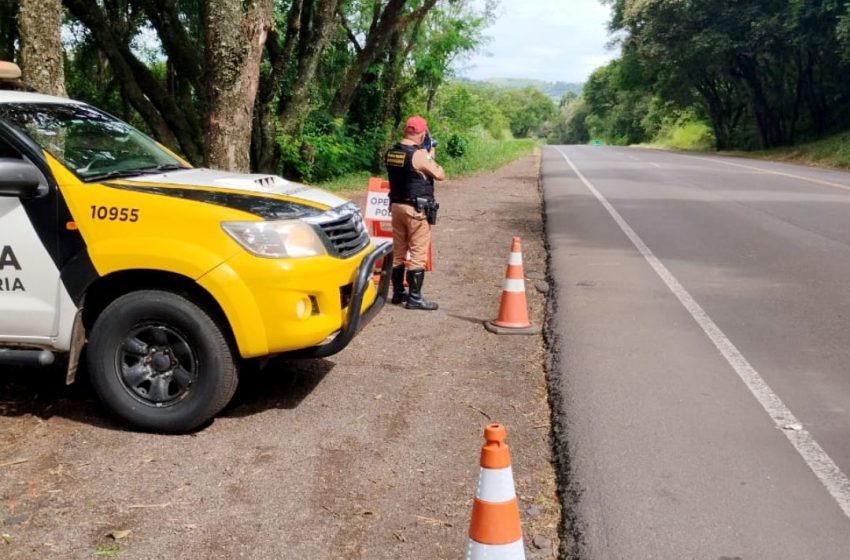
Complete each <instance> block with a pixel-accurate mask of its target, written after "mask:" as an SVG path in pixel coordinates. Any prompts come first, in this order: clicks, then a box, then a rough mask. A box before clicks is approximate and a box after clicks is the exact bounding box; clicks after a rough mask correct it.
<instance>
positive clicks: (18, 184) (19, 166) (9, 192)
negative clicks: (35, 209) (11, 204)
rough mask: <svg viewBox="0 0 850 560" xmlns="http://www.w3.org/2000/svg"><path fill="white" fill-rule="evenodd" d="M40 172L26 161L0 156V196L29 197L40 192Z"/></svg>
mask: <svg viewBox="0 0 850 560" xmlns="http://www.w3.org/2000/svg"><path fill="white" fill-rule="evenodd" d="M41 183H42V178H41V172H40V171H39V170H38V168H37V167H36V166H34V165H33V164H31V163H30V162H28V161H24V160H22V159H14V158H0V196H17V197H20V198H31V197H34V196H36V195H38V194H39V193H40V191H39V186H40V185H41Z"/></svg>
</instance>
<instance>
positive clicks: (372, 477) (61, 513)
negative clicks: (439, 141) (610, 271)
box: [0, 157, 560, 560]
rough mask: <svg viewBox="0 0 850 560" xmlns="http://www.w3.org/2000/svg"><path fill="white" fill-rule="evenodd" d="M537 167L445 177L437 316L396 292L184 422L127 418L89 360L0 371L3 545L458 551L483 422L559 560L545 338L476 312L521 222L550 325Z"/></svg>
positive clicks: (487, 305)
mask: <svg viewBox="0 0 850 560" xmlns="http://www.w3.org/2000/svg"><path fill="white" fill-rule="evenodd" d="M538 167H539V165H538V158H537V157H528V158H524V159H522V160H519V161H517V162H515V163H513V164H511V165H508V166H506V167H504V168H502V169H500V170H498V171H496V172H493V173H484V174H479V175H475V176H471V177H466V178H463V179H462V180H457V181H447V182H446V183H444V184H442V185H440V186H439V190H438V198H439V200H440V203H441V205H442V208H441V215H440V221H439V224H438V225H437V227H436V229H435V241H434V259H435V262H434V271H433V272H432V273H430V274H428V275H427V277H426V284H425V289H424V293H425V295H426V297H429V298H433V299H435V300H437V301H438V302H439V303H440V310H439V311H436V312H431V313H428V312H420V311H408V310H405V309H403V308H400V307H394V306H390V305H387V307H386V308H385V309H384V310H383V311H382V313H380V314H379V315H378V317H377V318H376V319H375V320H374V321H373V322H372V323H371V324H370V325H369V326H368V327H366V329H365V330H364V331H363V332H362V333H361V334H360V335H359V336H358V337H357V338H355V340H354V341H353V342H352V344H351V346H349V348H347V349H346V350H345V351H343V352H342V353H340V354H338V355H337V356H333V357H331V358H328V359H324V360H316V361H303V362H288V363H287V362H281V361H272V362H271V363H270V364H269V366H268V367H267V368H266V369H265V370H264V371H262V372H261V373H258V374H253V375H250V376H246V377H244V378H243V379H242V383H241V385H240V389H239V391H238V392H237V395H236V398H235V399H234V402H233V403H232V404H231V405H230V406H229V407H228V408H227V409H226V410H225V411H224V412H223V413H222V414H221V415H220V416H219V417H218V418H217V419H216V420H215V421H214V422H213V423H212V424H210V425H209V426H207V427H205V428H203V429H202V430H199V431H198V432H196V433H194V434H191V435H185V436H162V435H151V434H143V433H133V432H129V431H126V430H124V429H123V428H122V427H121V426H119V425H117V424H116V423H114V422H113V421H112V420H111V419H110V418H109V417H108V416H107V415H106V413H105V411H104V410H103V409H102V408H101V406H100V405H99V404H98V402H97V401H96V399H95V396H94V393H93V392H92V390H91V388H90V387H89V386H88V384H87V383H86V381H85V375H84V374H83V375H82V376H81V377H82V378H83V379H82V380H80V381H78V383H77V384H76V385H73V386H71V387H65V386H64V384H63V372H61V371H42V370H33V369H26V370H21V369H15V370H12V369H9V370H7V371H3V372H2V375H0V535H2V538H0V557H2V558H9V559H27V560H30V559H37V558H63V559H64V558H73V559H78V558H79V559H83V558H86V559H87V558H99V557H121V558H126V559H148V558H149V559H154V558H181V559H182V558H186V559H189V558H191V559H198V558H204V559H208V558H209V559H212V558H215V559H218V558H221V559H231V558H251V559H266V558H268V559H281V558H285V559H298V560H301V559H311V560H312V559H316V560H321V559H346V560H347V559H367V560H372V559H384V558H386V559H390V558H392V559H398V558H405V559H428V560H435V559H443V558H445V559H450V558H451V559H457V558H461V557H462V556H463V554H464V551H465V546H466V538H467V537H466V532H467V528H468V524H469V516H470V512H471V504H472V498H473V495H474V492H475V486H476V482H477V476H478V453H479V449H480V446H481V444H482V443H483V440H482V433H483V427H484V426H485V425H486V424H487V423H489V422H490V421H491V420H492V421H497V422H501V423H504V424H505V425H506V426H507V428H508V444H509V445H510V447H511V452H512V455H513V467H514V476H515V479H516V485H517V494H518V495H519V497H520V504H521V513H522V521H523V528H524V533H525V542H526V547H527V555H528V558H529V559H535V558H555V557H556V552H555V551H557V549H558V540H557V527H558V522H559V518H560V510H559V506H558V500H557V497H556V494H555V481H554V472H553V468H552V465H551V463H550V459H551V450H550V443H549V434H550V427H549V420H550V419H549V408H548V406H547V392H546V385H545V379H544V372H543V361H544V348H543V339H542V336H540V335H536V336H497V335H493V334H490V333H488V332H487V331H485V329H484V328H483V326H482V324H481V323H482V321H483V320H486V319H493V318H495V316H496V314H497V311H498V305H499V297H500V293H501V283H502V279H503V278H504V273H505V262H506V259H507V256H508V253H509V251H510V242H511V237H512V236H514V235H518V236H521V237H522V240H523V257H524V261H525V273H526V278H527V280H528V281H527V283H526V285H527V290H528V298H529V308H530V316H531V320H532V322H533V323H534V324H536V325H541V324H542V322H543V309H544V303H545V302H544V298H545V296H544V295H542V294H541V293H539V292H538V291H537V290H536V289H535V284H537V283H540V282H541V281H543V280H545V272H546V270H545V266H546V264H545V260H546V259H545V252H544V246H543V239H542V236H543V229H542V224H541V209H540V194H539V191H538V187H537V175H538ZM351 198H353V199H355V200H356V201H357V202H359V203H361V204H363V203H365V186H364V192H362V193H351Z"/></svg>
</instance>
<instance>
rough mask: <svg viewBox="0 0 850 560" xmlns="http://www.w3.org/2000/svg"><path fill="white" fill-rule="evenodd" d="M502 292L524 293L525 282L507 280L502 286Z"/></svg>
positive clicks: (512, 279)
mask: <svg viewBox="0 0 850 560" xmlns="http://www.w3.org/2000/svg"><path fill="white" fill-rule="evenodd" d="M502 290H504V291H506V292H524V291H525V280H517V279H514V278H505V283H504V284H502Z"/></svg>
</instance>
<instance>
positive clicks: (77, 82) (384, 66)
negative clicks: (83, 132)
mask: <svg viewBox="0 0 850 560" xmlns="http://www.w3.org/2000/svg"><path fill="white" fill-rule="evenodd" d="M496 7H497V2H496V1H495V0H487V1H485V2H474V1H472V0H323V1H319V0H0V59H3V60H13V61H17V62H18V63H19V64H20V66H21V68H22V71H23V74H24V75H23V78H24V81H25V83H26V84H27V85H28V86H29V87H31V88H32V89H34V90H36V91H40V92H43V93H50V94H54V95H67V96H69V97H72V98H75V99H80V100H83V101H87V102H89V103H91V104H93V105H95V106H97V107H100V108H102V109H104V110H107V111H109V112H111V113H113V114H115V115H116V116H119V117H121V118H123V119H124V120H127V121H129V122H131V123H133V124H134V125H136V126H137V127H139V128H141V129H143V130H144V131H145V132H147V133H149V134H151V135H152V136H153V137H154V138H156V139H157V140H158V141H160V142H162V143H163V144H165V145H167V146H169V147H170V148H172V149H174V150H175V151H177V152H178V153H180V154H182V155H183V156H184V157H185V158H186V159H188V160H189V161H190V162H192V163H193V164H196V165H207V166H212V167H218V168H222V169H231V170H248V169H251V170H254V171H261V172H276V173H281V174H283V175H285V176H287V177H290V178H295V179H301V180H305V181H322V180H326V179H330V178H333V177H337V176H341V175H345V174H348V173H352V172H356V171H367V170H374V171H379V170H380V168H381V165H380V154H381V153H382V152H383V151H384V149H385V147H386V146H388V145H389V143H391V142H392V141H394V140H395V139H396V138H397V137H398V132H399V125H400V123H401V122H403V120H404V119H405V118H406V116H407V115H408V114H411V113H422V114H425V115H426V116H427V117H428V118H429V119H430V121H431V128H432V132H433V133H434V135H435V136H436V137H438V139H439V140H440V145H439V147H438V150H440V151H441V152H442V156H443V157H445V158H455V159H458V160H459V161H460V160H463V159H464V158H469V157H470V153H471V154H472V155H473V156H474V155H475V154H476V153H477V151H482V152H483V151H486V149H485V148H486V147H487V146H488V145H495V144H504V143H510V142H513V141H514V140H513V138H514V137H527V136H536V135H545V134H548V132H549V129H548V128H546V125H545V123H546V122H547V121H549V120H552V119H553V117H554V115H555V112H556V108H555V105H554V104H553V103H552V102H551V101H550V100H549V99H548V98H547V97H546V96H545V95H543V94H542V93H540V92H535V91H534V90H532V89H525V90H511V91H506V90H498V89H494V88H490V87H487V86H481V85H476V84H470V83H461V82H454V81H452V78H453V74H454V68H455V66H456V64H457V63H458V61H462V60H463V59H464V57H467V56H468V55H470V54H471V53H473V52H474V51H475V50H476V49H477V48H479V47H480V46H481V45H482V44H483V42H484V41H485V40H486V38H485V34H484V31H485V29H486V28H487V26H488V25H489V24H490V23H491V22H492V20H493V18H494V10H495V9H496ZM523 146H525V147H526V148H527V147H528V146H530V143H529V141H525V142H524V143H523ZM527 149H530V148H527ZM457 167H458V168H459V169H463V168H465V166H464V165H461V164H458V166H457ZM467 167H468V166H467Z"/></svg>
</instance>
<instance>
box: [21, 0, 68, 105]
mask: <svg viewBox="0 0 850 560" xmlns="http://www.w3.org/2000/svg"><path fill="white" fill-rule="evenodd" d="M61 23H62V0H21V7H20V12H19V13H18V29H19V30H20V39H21V72H22V74H23V76H22V77H23V80H24V83H26V84H27V85H28V86H29V87H31V88H33V89H34V90H36V91H39V92H41V93H47V94H50V95H60V96H65V95H66V93H65V68H64V60H63V57H62V40H61V37H60V26H61Z"/></svg>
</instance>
